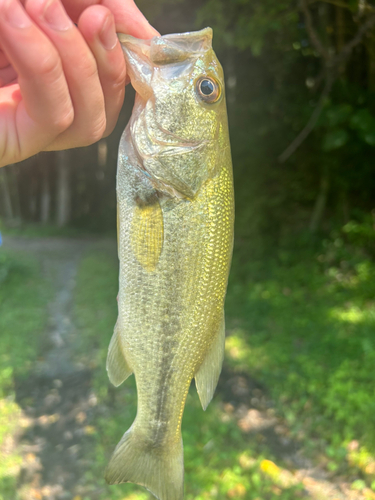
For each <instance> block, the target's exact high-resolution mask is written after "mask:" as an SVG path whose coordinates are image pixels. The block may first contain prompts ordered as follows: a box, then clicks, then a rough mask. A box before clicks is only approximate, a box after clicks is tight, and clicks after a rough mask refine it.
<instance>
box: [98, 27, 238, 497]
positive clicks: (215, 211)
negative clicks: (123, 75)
mask: <svg viewBox="0 0 375 500" xmlns="http://www.w3.org/2000/svg"><path fill="white" fill-rule="evenodd" d="M119 39H120V41H121V44H122V47H123V52H124V56H125V60H126V64H127V68H128V74H129V75H130V80H131V83H132V85H133V87H134V89H135V91H136V97H135V103H134V108H133V112H132V115H131V118H130V120H129V123H128V125H127V127H126V128H125V131H124V133H123V135H122V138H121V140H120V146H119V158H118V168H117V188H116V189H117V210H118V212H117V225H118V254H119V262H120V271H119V294H118V318H117V322H116V325H115V328H114V333H113V337H112V339H111V342H110V345H109V349H108V357H107V371H108V375H109V379H110V381H111V382H112V383H113V384H114V385H115V386H119V385H120V384H121V383H123V382H124V381H125V380H126V379H127V378H128V377H129V376H130V375H131V374H132V373H134V375H135V380H136V387H137V397H138V402H137V414H136V418H135V420H134V422H133V424H132V425H131V427H130V429H129V430H128V431H127V432H125V434H124V435H123V437H122V439H121V441H120V442H119V444H118V445H117V447H116V449H115V451H114V453H113V455H112V458H111V459H110V462H109V465H108V467H107V469H106V473H105V478H106V481H107V483H109V484H118V483H124V482H132V483H136V484H138V485H142V486H144V487H146V488H147V489H148V490H149V491H150V492H151V493H153V495H154V496H155V497H156V498H158V499H160V500H181V499H182V498H183V489H184V460H183V444H182V437H181V422H182V416H183V411H184V406H185V401H186V397H187V394H188V391H189V387H190V385H191V381H192V379H193V378H195V385H196V388H197V391H198V395H199V398H200V401H201V404H202V407H203V409H204V410H205V409H206V408H207V406H208V404H209V402H210V401H211V399H212V397H213V394H214V391H215V388H216V386H217V382H218V379H219V375H220V371H221V367H222V363H223V357H224V343H225V320H224V301H225V295H226V289H227V282H228V274H229V269H230V264H231V258H232V248H233V225H234V193H233V175H232V161H231V150H230V142H229V132H228V120H227V109H226V103H225V88H224V75H223V70H222V67H221V65H220V63H219V61H218V59H217V57H216V55H215V53H214V51H213V49H212V29H211V28H205V29H203V30H201V31H197V32H188V33H177V34H168V35H164V36H157V37H154V38H152V39H151V40H139V39H136V38H133V37H131V36H128V35H123V34H119Z"/></svg>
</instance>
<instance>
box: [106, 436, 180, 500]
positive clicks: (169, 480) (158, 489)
mask: <svg viewBox="0 0 375 500" xmlns="http://www.w3.org/2000/svg"><path fill="white" fill-rule="evenodd" d="M105 479H106V481H107V483H108V484H119V483H135V484H139V485H141V486H145V487H146V488H147V489H148V490H149V491H151V493H152V494H153V495H155V496H156V497H157V498H158V499H159V500H182V498H183V491H184V457H183V446H182V439H181V440H180V441H179V442H178V443H177V444H175V445H174V446H172V447H171V448H169V447H168V446H165V447H152V446H150V445H149V444H147V443H146V442H145V441H144V437H143V436H142V435H140V434H139V433H137V431H136V430H135V429H134V427H131V428H130V429H129V430H128V431H127V432H126V433H125V434H124V436H123V437H122V439H121V441H120V442H119V444H118V445H117V447H116V449H115V451H114V453H113V455H112V458H111V461H110V462H109V465H108V467H107V470H106V474H105Z"/></svg>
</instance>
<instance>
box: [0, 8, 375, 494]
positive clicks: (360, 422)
mask: <svg viewBox="0 0 375 500" xmlns="http://www.w3.org/2000/svg"><path fill="white" fill-rule="evenodd" d="M138 5H139V6H140V8H141V9H142V10H143V12H144V13H145V14H146V17H147V18H148V19H149V20H150V22H151V23H152V24H154V25H155V27H156V28H157V29H158V30H159V31H160V32H161V33H162V34H165V33H170V32H182V31H192V30H195V29H200V28H202V27H205V26H207V25H208V26H211V27H212V28H213V29H214V48H215V50H216V52H217V54H218V57H219V59H220V60H221V62H222V64H223V66H224V70H225V74H226V92H227V104H228V114H229V123H230V133H231V142H232V152H233V164H234V177H235V191H236V238H235V248H234V258H233V265H232V272H231V277H230V282H229V288H228V295H227V302H226V315H227V341H226V359H225V363H224V368H223V372H222V376H221V378H220V382H219V387H218V390H217V392H216V395H215V397H214V400H213V401H212V403H211V404H210V406H209V408H208V409H207V411H206V412H203V411H202V410H201V407H200V404H199V401H198V397H197V395H196V391H195V388H194V387H192V388H191V391H190V394H189V396H188V401H187V406H186V410H185V415H184V420H183V439H184V445H185V470H186V476H185V498H186V499H187V500H193V499H196V500H203V499H218V500H224V499H225V500H226V499H233V500H237V499H251V500H276V499H283V500H291V499H300V498H306V499H308V498H312V499H317V500H325V499H332V500H340V499H353V500H356V499H370V500H371V499H372V500H374V499H375V330H374V327H375V229H374V228H375V169H374V153H375V2H373V1H372V2H369V1H367V0H319V1H314V0H300V1H298V2H296V1H293V0H278V1H277V2H276V1H275V0H230V1H228V0H179V1H178V0H174V1H171V0H152V1H151V0H142V1H139V2H138ZM133 98H134V94H133V92H132V90H131V89H130V87H128V90H127V97H126V102H125V105H124V109H123V112H122V114H121V117H120V119H119V123H118V126H117V128H116V130H115V131H114V133H113V134H112V135H111V137H109V138H108V139H105V140H102V141H100V142H99V143H98V144H95V145H93V146H91V147H88V148H84V149H76V150H72V151H66V152H57V153H44V154H39V155H37V156H36V157H33V158H31V159H29V160H27V161H25V162H22V163H20V164H17V165H11V166H8V167H5V168H2V169H1V170H0V224H1V234H2V246H1V248H0V457H1V458H0V499H1V500H63V499H66V500H146V499H149V498H151V496H150V495H149V494H148V493H147V492H146V491H145V490H143V489H142V488H140V487H137V486H134V485H121V486H113V487H108V486H107V485H105V483H104V479H103V472H104V468H105V466H106V464H107V462H108V459H109V457H110V454H111V452H112V451H113V448H114V446H115V445H116V444H117V442H118V441H119V439H120V437H121V436H122V434H123V432H124V431H125V430H126V429H127V428H128V427H129V425H130V424H131V422H132V420H133V418H134V416H135V412H136V392H135V387H134V379H133V378H132V379H130V380H128V381H127V382H126V383H125V384H124V386H121V387H120V388H118V389H114V388H113V387H111V386H110V385H109V382H108V380H107V375H106V372H105V358H106V352H107V347H108V343H109V340H110V338H111V334H112V331H113V326H114V323H115V320H116V309H117V304H116V295H117V286H118V285H117V280H118V262H117V256H116V233H115V231H116V229H115V226H116V213H115V208H116V199H115V175H116V160H117V148H118V142H119V138H120V135H121V133H122V131H123V129H124V127H125V125H126V122H127V120H128V118H129V116H130V113H131V108H132V101H133Z"/></svg>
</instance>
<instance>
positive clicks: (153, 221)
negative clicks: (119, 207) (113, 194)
mask: <svg viewBox="0 0 375 500" xmlns="http://www.w3.org/2000/svg"><path fill="white" fill-rule="evenodd" d="M130 238H131V246H132V250H133V253H134V255H135V257H136V259H137V260H138V262H139V263H140V264H141V265H142V267H144V268H145V269H146V271H149V272H150V271H154V269H155V267H156V264H157V263H158V262H159V258H160V254H161V251H162V248H163V240H164V226H163V212H162V209H161V207H160V203H159V201H158V200H156V201H154V203H152V204H150V205H148V204H145V205H139V206H138V205H137V206H136V207H135V209H134V213H133V220H132V224H131V233H130Z"/></svg>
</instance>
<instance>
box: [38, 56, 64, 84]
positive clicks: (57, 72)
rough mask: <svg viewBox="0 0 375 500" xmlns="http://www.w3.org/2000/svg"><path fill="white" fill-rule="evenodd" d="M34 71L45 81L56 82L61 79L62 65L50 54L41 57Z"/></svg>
mask: <svg viewBox="0 0 375 500" xmlns="http://www.w3.org/2000/svg"><path fill="white" fill-rule="evenodd" d="M36 71H37V72H38V73H39V74H40V75H41V76H42V77H44V78H45V79H48V80H50V81H52V82H53V81H56V80H58V79H59V78H60V77H61V74H62V65H61V61H60V59H59V57H58V56H57V54H55V53H53V52H51V53H49V54H48V55H46V56H44V57H41V58H40V60H39V63H38V67H37V68H36Z"/></svg>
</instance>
